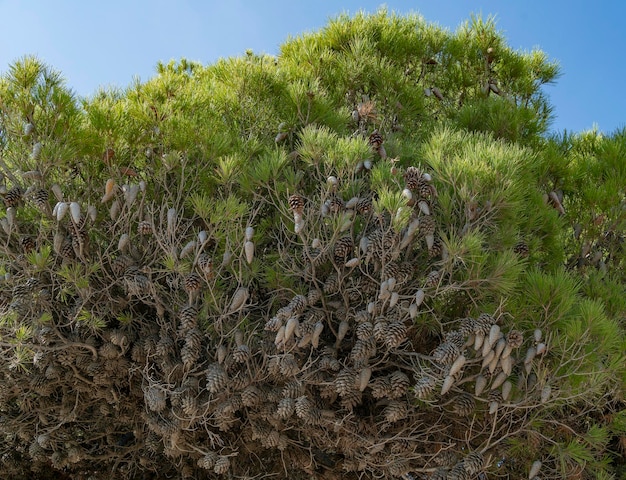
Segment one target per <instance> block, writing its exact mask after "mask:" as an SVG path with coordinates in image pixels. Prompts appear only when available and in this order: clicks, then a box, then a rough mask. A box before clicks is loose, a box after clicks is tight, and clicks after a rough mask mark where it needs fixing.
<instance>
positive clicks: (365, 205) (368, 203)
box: [355, 198, 374, 216]
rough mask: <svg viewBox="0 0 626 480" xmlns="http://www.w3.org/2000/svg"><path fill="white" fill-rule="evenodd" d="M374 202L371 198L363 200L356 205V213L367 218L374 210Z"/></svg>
mask: <svg viewBox="0 0 626 480" xmlns="http://www.w3.org/2000/svg"><path fill="white" fill-rule="evenodd" d="M373 208H374V207H373V205H372V200H371V199H370V198H362V199H360V200H359V201H358V202H357V204H356V207H355V209H356V211H357V213H358V214H359V215H363V216H367V215H369V214H371V213H372V210H373Z"/></svg>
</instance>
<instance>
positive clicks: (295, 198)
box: [288, 194, 304, 215]
mask: <svg viewBox="0 0 626 480" xmlns="http://www.w3.org/2000/svg"><path fill="white" fill-rule="evenodd" d="M288 202H289V208H290V209H291V210H292V211H293V212H294V213H297V214H299V215H302V212H303V211H304V197H303V196H301V195H298V194H293V195H291V196H290V197H289V200H288Z"/></svg>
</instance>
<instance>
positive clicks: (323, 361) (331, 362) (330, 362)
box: [319, 355, 341, 372]
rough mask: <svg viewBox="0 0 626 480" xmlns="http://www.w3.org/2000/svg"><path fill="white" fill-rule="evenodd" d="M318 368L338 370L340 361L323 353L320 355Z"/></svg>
mask: <svg viewBox="0 0 626 480" xmlns="http://www.w3.org/2000/svg"><path fill="white" fill-rule="evenodd" d="M319 365H320V370H330V371H333V372H338V371H339V370H340V369H341V363H339V360H337V359H336V358H334V357H331V356H328V355H323V356H322V357H320V364H319Z"/></svg>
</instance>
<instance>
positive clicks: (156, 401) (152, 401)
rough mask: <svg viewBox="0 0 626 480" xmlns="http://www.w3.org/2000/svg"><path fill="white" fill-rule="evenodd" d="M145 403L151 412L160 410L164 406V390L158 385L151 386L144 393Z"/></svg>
mask: <svg viewBox="0 0 626 480" xmlns="http://www.w3.org/2000/svg"><path fill="white" fill-rule="evenodd" d="M144 398H145V400H146V405H147V406H148V408H149V409H150V410H152V411H153V412H157V413H158V412H162V411H163V410H165V406H166V396H165V391H164V390H163V389H162V388H160V387H158V386H151V387H149V388H148V390H146V393H145V397H144Z"/></svg>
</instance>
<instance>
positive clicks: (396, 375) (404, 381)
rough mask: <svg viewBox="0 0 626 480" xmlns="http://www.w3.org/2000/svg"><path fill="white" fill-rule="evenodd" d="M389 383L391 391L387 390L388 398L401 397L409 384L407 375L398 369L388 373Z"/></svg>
mask: <svg viewBox="0 0 626 480" xmlns="http://www.w3.org/2000/svg"><path fill="white" fill-rule="evenodd" d="M389 384H390V385H391V391H390V392H389V395H388V397H389V398H394V399H395V398H401V397H403V396H404V395H405V394H406V392H407V391H408V389H409V386H410V385H411V381H410V380H409V377H407V376H406V375H405V374H404V373H403V372H401V371H400V370H396V371H395V372H393V373H391V374H390V375H389Z"/></svg>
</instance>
